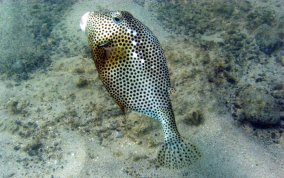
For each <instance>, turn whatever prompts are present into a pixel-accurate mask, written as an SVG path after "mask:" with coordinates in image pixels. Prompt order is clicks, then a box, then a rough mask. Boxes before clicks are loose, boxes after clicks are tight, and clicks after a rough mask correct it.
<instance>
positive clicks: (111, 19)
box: [80, 11, 141, 49]
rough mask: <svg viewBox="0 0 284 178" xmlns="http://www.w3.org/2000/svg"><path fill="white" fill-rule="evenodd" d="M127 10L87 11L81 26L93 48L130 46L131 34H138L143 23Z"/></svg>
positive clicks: (82, 18)
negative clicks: (138, 27) (138, 28)
mask: <svg viewBox="0 0 284 178" xmlns="http://www.w3.org/2000/svg"><path fill="white" fill-rule="evenodd" d="M137 23H138V24H137ZM139 23H140V22H139V21H138V20H136V19H135V18H134V17H133V16H132V15H131V14H130V13H129V12H126V11H100V12H87V13H85V14H84V15H83V16H82V17H81V22H80V26H81V29H82V31H85V32H86V34H87V36H88V40H89V44H90V46H91V48H93V49H95V48H114V47H121V48H123V47H124V48H129V45H131V36H135V35H137V30H135V29H136V28H137V25H138V26H141V23H140V24H139Z"/></svg>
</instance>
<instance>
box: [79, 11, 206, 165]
mask: <svg viewBox="0 0 284 178" xmlns="http://www.w3.org/2000/svg"><path fill="white" fill-rule="evenodd" d="M80 27H81V30H82V31H83V32H85V33H86V36H87V38H88V43H89V46H90V49H91V53H92V58H93V61H94V63H95V66H96V69H97V71H98V74H99V78H100V80H101V81H102V83H103V85H104V86H105V88H106V90H107V91H108V92H109V94H110V95H111V96H112V97H113V98H114V100H115V102H116V103H117V104H118V106H119V107H120V109H121V110H122V111H123V112H124V113H125V112H126V111H129V110H131V111H135V112H138V113H142V114H145V115H146V116H148V117H150V118H153V119H156V120H158V121H159V122H160V123H161V125H162V128H163V132H164V142H163V144H162V145H161V147H160V149H159V151H158V155H157V158H156V163H157V165H158V166H163V167H167V168H170V169H180V168H183V167H185V166H188V165H191V164H193V163H194V162H196V161H197V160H199V159H200V158H201V152H200V151H199V149H198V148H197V147H196V146H195V145H194V144H192V143H190V142H187V141H185V139H183V138H182V136H181V135H180V133H179V131H178V129H177V126H176V122H175V116H174V112H173V109H172V104H171V99H170V91H171V89H172V87H171V84H170V75H169V69H168V64H167V59H166V56H165V54H164V51H163V49H162V47H161V44H160V42H159V41H158V39H157V37H156V36H155V35H154V33H153V32H152V31H151V30H150V29H149V28H148V27H147V26H145V25H144V24H143V23H142V22H140V21H139V20H138V19H136V18H135V17H133V15H132V14H131V13H129V12H127V11H107V10H104V11H92V12H86V13H85V14H84V15H83V16H82V17H81V20H80Z"/></svg>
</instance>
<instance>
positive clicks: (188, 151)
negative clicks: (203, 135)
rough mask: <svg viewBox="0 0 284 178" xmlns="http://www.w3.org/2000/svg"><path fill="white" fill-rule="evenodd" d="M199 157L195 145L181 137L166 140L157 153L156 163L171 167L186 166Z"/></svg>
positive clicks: (199, 154)
mask: <svg viewBox="0 0 284 178" xmlns="http://www.w3.org/2000/svg"><path fill="white" fill-rule="evenodd" d="M200 158H201V153H200V152H199V151H198V149H197V147H196V146H195V145H193V144H191V143H186V142H185V141H184V140H183V139H181V138H177V137H175V138H173V139H170V140H166V141H165V143H163V145H162V148H161V149H160V150H159V153H158V164H159V165H160V166H164V167H167V168H171V169H179V168H183V167H185V166H188V165H190V164H192V163H194V162H195V161H197V160H198V159H200Z"/></svg>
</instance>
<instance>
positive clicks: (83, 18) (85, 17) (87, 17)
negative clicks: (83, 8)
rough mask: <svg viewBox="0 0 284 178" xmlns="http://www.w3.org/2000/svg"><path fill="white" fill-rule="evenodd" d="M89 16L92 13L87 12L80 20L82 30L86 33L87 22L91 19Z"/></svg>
mask: <svg viewBox="0 0 284 178" xmlns="http://www.w3.org/2000/svg"><path fill="white" fill-rule="evenodd" d="M89 14H90V12H86V13H85V14H84V15H82V17H81V19H80V28H81V30H82V31H83V32H85V31H86V27H87V22H88V19H89Z"/></svg>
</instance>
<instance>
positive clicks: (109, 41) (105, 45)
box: [98, 40, 112, 48]
mask: <svg viewBox="0 0 284 178" xmlns="http://www.w3.org/2000/svg"><path fill="white" fill-rule="evenodd" d="M111 43H112V40H107V41H104V42H102V43H100V44H99V45H98V46H99V47H103V48H106V47H109V46H110V44H111Z"/></svg>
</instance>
